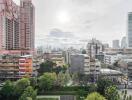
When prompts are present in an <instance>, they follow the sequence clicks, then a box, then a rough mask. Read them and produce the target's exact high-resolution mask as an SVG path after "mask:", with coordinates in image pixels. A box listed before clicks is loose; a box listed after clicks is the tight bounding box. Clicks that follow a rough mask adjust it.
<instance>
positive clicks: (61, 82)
mask: <svg viewBox="0 0 132 100" xmlns="http://www.w3.org/2000/svg"><path fill="white" fill-rule="evenodd" d="M64 80H65V74H64V73H62V72H59V74H58V75H57V84H58V85H59V86H63V85H64V84H65V83H64V82H65V81H64Z"/></svg>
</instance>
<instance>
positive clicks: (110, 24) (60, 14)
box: [14, 0, 132, 45]
mask: <svg viewBox="0 0 132 100" xmlns="http://www.w3.org/2000/svg"><path fill="white" fill-rule="evenodd" d="M14 1H16V2H17V3H19V0H14ZM33 4H34V5H35V8H36V45H40V44H43V43H45V42H47V43H49V42H51V43H52V42H55V41H58V42H62V41H63V42H64V43H67V42H69V43H73V42H74V43H79V42H80V41H81V42H82V41H85V40H88V39H90V38H92V37H94V38H97V39H99V40H101V41H103V42H108V43H111V41H112V40H113V39H121V38H122V37H123V36H125V35H126V33H127V13H128V12H130V11H132V0H33ZM53 29H54V30H55V31H56V30H57V31H58V30H59V32H60V31H61V32H63V35H62V36H61V37H58V36H56V35H55V34H54V33H53V32H54V30H53ZM52 30H53V31H52ZM51 31H52V32H51ZM56 33H57V32H56ZM66 34H68V35H70V37H66V36H67V35H66ZM71 37H73V40H72V39H71ZM76 39H77V40H78V41H77V40H76ZM42 40H43V42H42Z"/></svg>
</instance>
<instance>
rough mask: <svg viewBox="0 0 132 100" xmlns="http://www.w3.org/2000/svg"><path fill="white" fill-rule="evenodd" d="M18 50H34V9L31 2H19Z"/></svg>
mask: <svg viewBox="0 0 132 100" xmlns="http://www.w3.org/2000/svg"><path fill="white" fill-rule="evenodd" d="M20 37H21V38H20V48H21V49H28V50H34V44H35V43H34V42H35V8H34V5H33V4H32V0H21V1H20Z"/></svg>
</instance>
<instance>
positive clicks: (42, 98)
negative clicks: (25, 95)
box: [37, 96, 59, 100]
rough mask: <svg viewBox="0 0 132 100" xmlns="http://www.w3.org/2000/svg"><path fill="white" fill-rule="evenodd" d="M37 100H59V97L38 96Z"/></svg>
mask: <svg viewBox="0 0 132 100" xmlns="http://www.w3.org/2000/svg"><path fill="white" fill-rule="evenodd" d="M37 100H59V96H37Z"/></svg>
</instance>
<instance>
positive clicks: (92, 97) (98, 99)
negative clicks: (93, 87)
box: [85, 92, 106, 100]
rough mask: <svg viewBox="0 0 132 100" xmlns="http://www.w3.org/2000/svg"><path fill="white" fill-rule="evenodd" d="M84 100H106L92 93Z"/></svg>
mask: <svg viewBox="0 0 132 100" xmlns="http://www.w3.org/2000/svg"><path fill="white" fill-rule="evenodd" d="M85 100H106V99H105V97H103V96H102V95H100V94H99V93H97V92H93V93H91V94H89V95H88V96H87V98H86V99H85Z"/></svg>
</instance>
